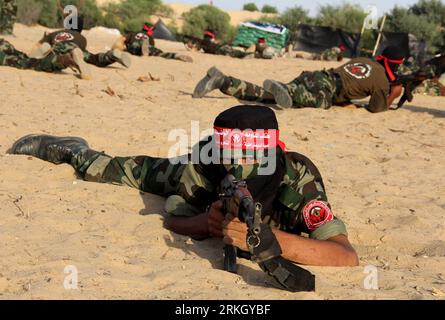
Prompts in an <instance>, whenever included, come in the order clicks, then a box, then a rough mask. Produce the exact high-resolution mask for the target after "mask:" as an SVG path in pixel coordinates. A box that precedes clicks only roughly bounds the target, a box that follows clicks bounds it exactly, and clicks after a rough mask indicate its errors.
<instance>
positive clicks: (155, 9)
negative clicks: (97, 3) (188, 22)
mask: <svg viewBox="0 0 445 320" xmlns="http://www.w3.org/2000/svg"><path fill="white" fill-rule="evenodd" d="M172 14H173V10H172V9H171V8H170V7H168V6H165V5H163V4H162V1H161V0H125V1H123V2H121V3H111V4H109V5H108V6H106V7H105V8H104V21H103V23H104V26H106V27H108V28H117V29H119V30H120V31H122V32H126V31H139V30H140V29H141V28H142V25H143V23H144V22H146V21H148V20H149V18H150V16H152V15H159V16H163V17H170V16H172Z"/></svg>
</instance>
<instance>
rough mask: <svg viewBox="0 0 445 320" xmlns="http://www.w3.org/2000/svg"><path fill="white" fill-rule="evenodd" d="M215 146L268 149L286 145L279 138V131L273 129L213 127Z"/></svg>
mask: <svg viewBox="0 0 445 320" xmlns="http://www.w3.org/2000/svg"><path fill="white" fill-rule="evenodd" d="M214 129H215V131H214V139H215V143H216V146H217V147H219V148H221V149H242V150H254V151H255V150H270V149H275V148H276V147H277V146H279V147H280V148H281V149H282V150H283V151H285V150H286V145H285V144H284V142H282V141H281V140H280V131H279V130H275V129H258V130H250V129H247V130H239V129H231V128H221V127H214Z"/></svg>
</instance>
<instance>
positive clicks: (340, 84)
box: [331, 72, 343, 97]
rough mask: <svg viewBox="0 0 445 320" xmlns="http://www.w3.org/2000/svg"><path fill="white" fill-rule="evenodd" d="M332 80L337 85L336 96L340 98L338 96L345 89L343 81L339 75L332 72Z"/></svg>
mask: <svg viewBox="0 0 445 320" xmlns="http://www.w3.org/2000/svg"><path fill="white" fill-rule="evenodd" d="M331 75H332V78H333V80H334V83H335V96H336V97H338V95H339V94H340V91H341V89H342V88H343V82H342V80H341V77H340V75H339V74H338V73H336V72H331Z"/></svg>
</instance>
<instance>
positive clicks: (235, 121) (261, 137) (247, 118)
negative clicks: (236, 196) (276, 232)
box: [213, 105, 285, 216]
mask: <svg viewBox="0 0 445 320" xmlns="http://www.w3.org/2000/svg"><path fill="white" fill-rule="evenodd" d="M214 130H215V134H214V137H213V141H214V143H216V148H217V150H219V152H220V159H221V160H222V161H224V159H223V158H225V160H227V159H228V157H227V156H224V150H226V151H227V150H229V151H230V152H229V153H232V152H233V153H232V154H231V157H230V162H231V163H225V162H223V164H220V165H219V167H220V169H221V170H222V171H223V172H225V174H227V173H231V174H233V175H234V176H235V178H236V179H243V180H245V181H246V183H247V187H248V189H249V191H250V193H251V194H252V197H253V199H254V200H255V201H256V202H260V203H261V204H262V206H263V216H265V215H271V214H272V213H273V201H274V199H275V197H276V193H277V190H278V188H279V186H280V184H281V181H282V179H283V176H284V172H285V165H284V158H283V156H284V151H285V145H284V143H283V142H281V141H280V140H279V130H278V121H277V118H276V116H275V113H274V112H273V111H272V109H270V108H268V107H265V106H252V105H241V106H236V107H232V108H230V109H228V110H226V111H224V112H222V113H221V114H219V115H218V116H217V117H216V119H215V122H214ZM252 137H253V138H252ZM234 150H237V151H238V153H237V152H235V151H234ZM240 157H242V158H244V159H251V160H253V161H255V163H253V164H237V162H236V159H239V158H240ZM271 157H274V158H275V160H274V161H275V163H276V166H275V168H274V170H272V171H271V172H268V173H267V174H265V173H264V172H262V173H261V174H259V172H261V171H259V170H261V169H262V168H263V169H264V168H265V167H267V165H268V163H267V162H265V161H266V159H269V161H271V160H270V159H271ZM269 164H270V163H269Z"/></svg>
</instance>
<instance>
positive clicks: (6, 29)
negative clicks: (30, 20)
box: [0, 0, 17, 34]
mask: <svg viewBox="0 0 445 320" xmlns="http://www.w3.org/2000/svg"><path fill="white" fill-rule="evenodd" d="M16 20H17V2H16V1H15V0H0V34H12V32H13V29H14V23H15V22H16Z"/></svg>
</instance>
